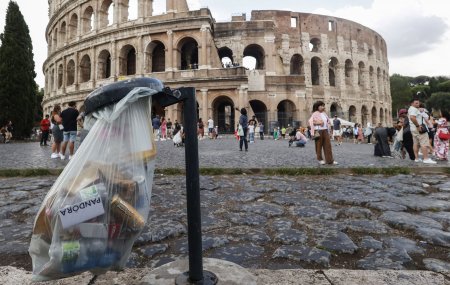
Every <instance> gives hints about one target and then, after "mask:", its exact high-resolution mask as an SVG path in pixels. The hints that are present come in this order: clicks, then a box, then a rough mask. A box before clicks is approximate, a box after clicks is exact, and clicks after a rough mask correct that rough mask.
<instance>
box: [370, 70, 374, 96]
mask: <svg viewBox="0 0 450 285" xmlns="http://www.w3.org/2000/svg"><path fill="white" fill-rule="evenodd" d="M369 77H370V91H371V92H375V74H374V70H373V67H372V66H370V67H369Z"/></svg>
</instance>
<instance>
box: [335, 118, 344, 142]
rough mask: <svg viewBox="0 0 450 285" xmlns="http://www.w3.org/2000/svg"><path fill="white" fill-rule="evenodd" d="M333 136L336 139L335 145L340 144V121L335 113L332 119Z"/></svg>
mask: <svg viewBox="0 0 450 285" xmlns="http://www.w3.org/2000/svg"><path fill="white" fill-rule="evenodd" d="M333 137H334V140H335V141H336V145H341V144H342V134H341V121H340V120H339V119H338V116H337V115H334V120H333Z"/></svg>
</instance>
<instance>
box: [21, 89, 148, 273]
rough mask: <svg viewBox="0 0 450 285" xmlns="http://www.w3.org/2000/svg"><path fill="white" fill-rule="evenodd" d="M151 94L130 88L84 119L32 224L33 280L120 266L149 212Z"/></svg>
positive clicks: (94, 271) (95, 271)
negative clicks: (81, 134)
mask: <svg viewBox="0 0 450 285" xmlns="http://www.w3.org/2000/svg"><path fill="white" fill-rule="evenodd" d="M156 92H157V91H155V90H153V89H150V88H135V89H133V90H132V91H131V92H130V93H128V94H127V95H126V96H125V97H124V98H123V99H121V100H120V101H119V102H117V103H116V104H114V105H110V106H106V107H103V108H101V109H99V110H97V111H95V112H93V113H91V114H89V115H88V116H87V117H86V121H85V127H87V128H88V129H90V131H89V133H88V135H87V136H86V138H85V140H84V141H83V144H81V146H80V148H79V149H78V150H77V152H76V153H75V155H74V157H73V158H72V160H70V162H69V164H68V165H67V166H66V168H65V169H64V171H63V172H62V173H61V175H60V176H59V177H58V179H57V180H56V182H55V184H54V185H53V187H52V188H51V189H50V191H49V192H48V193H47V195H46V197H45V199H44V201H43V204H42V206H41V208H40V210H39V212H38V214H37V217H36V219H35V223H34V228H33V234H32V238H31V243H30V248H29V253H30V255H31V258H32V262H33V280H34V281H45V280H52V279H58V278H64V277H69V276H73V275H76V274H78V273H80V272H83V271H87V270H89V271H91V272H93V273H95V274H100V273H104V272H106V271H107V270H119V269H122V268H123V267H124V265H125V263H126V261H127V259H128V257H129V254H130V252H131V249H132V246H133V243H134V241H135V240H136V239H137V237H138V236H139V234H140V232H141V231H142V229H143V227H144V226H145V224H146V222H147V219H148V213H149V210H150V197H151V189H152V184H153V173H154V168H155V161H154V159H155V155H156V149H155V145H154V141H153V138H152V136H153V135H152V127H151V97H150V96H151V95H153V94H154V93H156Z"/></svg>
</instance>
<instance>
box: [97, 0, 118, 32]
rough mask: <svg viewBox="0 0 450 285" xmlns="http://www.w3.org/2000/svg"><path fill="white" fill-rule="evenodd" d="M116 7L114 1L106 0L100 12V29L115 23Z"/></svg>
mask: <svg viewBox="0 0 450 285" xmlns="http://www.w3.org/2000/svg"><path fill="white" fill-rule="evenodd" d="M113 16H114V7H113V1H112V0H104V1H103V2H102V5H101V6H100V10H99V11H98V18H99V21H98V23H99V28H100V29H102V28H106V27H107V26H109V25H111V24H112V23H113Z"/></svg>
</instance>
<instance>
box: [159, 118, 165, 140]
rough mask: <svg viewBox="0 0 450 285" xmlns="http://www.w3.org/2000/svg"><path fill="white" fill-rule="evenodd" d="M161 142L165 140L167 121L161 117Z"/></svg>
mask: <svg viewBox="0 0 450 285" xmlns="http://www.w3.org/2000/svg"><path fill="white" fill-rule="evenodd" d="M160 128H161V141H165V140H167V121H166V119H165V118H164V116H163V117H161V126H160Z"/></svg>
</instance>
